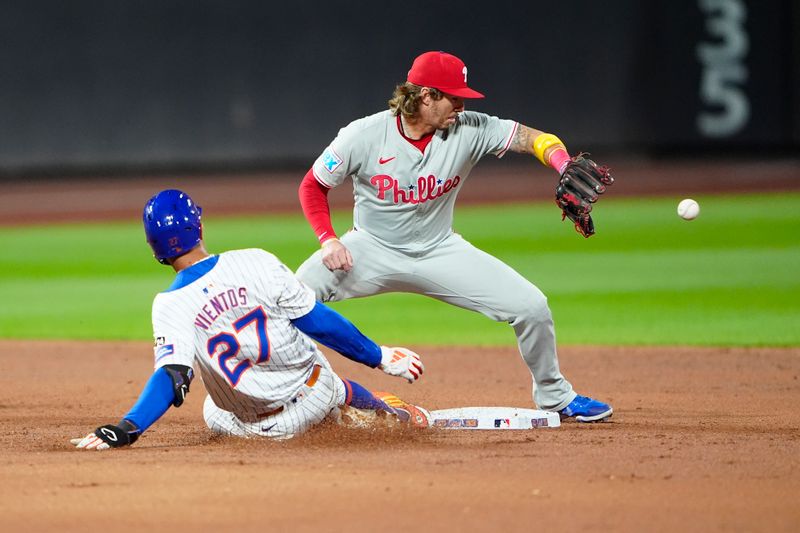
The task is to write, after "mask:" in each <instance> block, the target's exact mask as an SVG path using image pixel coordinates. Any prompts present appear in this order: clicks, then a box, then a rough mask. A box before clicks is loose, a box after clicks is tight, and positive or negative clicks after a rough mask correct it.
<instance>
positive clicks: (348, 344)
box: [292, 302, 381, 368]
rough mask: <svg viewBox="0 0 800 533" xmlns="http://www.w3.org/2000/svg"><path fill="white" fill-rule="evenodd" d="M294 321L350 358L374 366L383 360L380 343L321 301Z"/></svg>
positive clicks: (309, 333)
mask: <svg viewBox="0 0 800 533" xmlns="http://www.w3.org/2000/svg"><path fill="white" fill-rule="evenodd" d="M292 324H294V325H295V327H297V329H299V330H300V331H302V332H303V333H305V334H306V335H308V336H309V337H311V338H312V339H314V340H315V341H317V342H319V343H321V344H324V345H325V346H327V347H328V348H332V349H334V350H336V351H337V352H339V353H340V354H342V355H343V356H345V357H347V358H348V359H352V360H353V361H357V362H359V363H362V364H365V365H367V366H371V367H372V368H375V367H377V366H378V365H379V364H381V348H380V346H378V345H377V344H375V342H374V341H372V340H371V339H369V338H368V337H367V336H366V335H364V334H363V333H361V332H360V331H359V330H358V328H356V327H355V326H354V325H353V323H352V322H350V321H349V320H347V319H346V318H345V317H343V316H342V315H340V314H339V313H337V312H336V311H334V310H333V309H331V308H330V307H328V306H326V305H324V304H322V303H320V302H317V303H316V305H314V308H313V309H311V311H310V312H309V313H308V314H306V315H304V316H301V317H299V318H295V319H293V320H292Z"/></svg>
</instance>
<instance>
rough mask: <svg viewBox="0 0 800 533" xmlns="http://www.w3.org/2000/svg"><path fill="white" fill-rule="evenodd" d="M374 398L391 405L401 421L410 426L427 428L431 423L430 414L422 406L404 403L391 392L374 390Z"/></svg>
mask: <svg viewBox="0 0 800 533" xmlns="http://www.w3.org/2000/svg"><path fill="white" fill-rule="evenodd" d="M373 394H374V395H375V397H376V398H378V399H379V400H381V401H382V402H383V403H385V404H386V405H388V406H389V407H391V408H392V409H394V410H395V412H396V413H397V416H398V418H399V419H400V420H401V421H402V422H406V423H407V424H409V425H410V426H411V427H415V428H427V427H430V425H431V414H430V413H429V412H428V411H427V410H426V409H423V408H422V407H419V406H417V405H411V404H410V403H406V402H404V401H403V400H401V399H400V398H398V397H397V396H395V395H394V394H392V393H391V392H374V393H373Z"/></svg>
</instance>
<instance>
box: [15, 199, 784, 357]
mask: <svg viewBox="0 0 800 533" xmlns="http://www.w3.org/2000/svg"><path fill="white" fill-rule="evenodd" d="M696 199H697V200H698V201H699V202H700V205H701V208H702V212H701V214H700V217H699V218H698V219H697V220H695V221H692V222H686V221H683V220H681V219H679V218H678V217H677V215H676V214H675V208H676V205H677V203H678V201H679V200H680V198H678V197H675V198H668V199H667V198H648V199H613V198H608V199H603V201H602V202H601V203H600V204H599V205H598V208H597V209H596V214H595V223H596V226H597V231H598V234H597V235H596V236H594V237H592V238H591V239H583V238H582V237H580V236H579V235H578V234H577V233H575V232H574V231H572V229H571V228H570V227H569V226H568V222H563V223H562V222H561V221H560V220H559V219H560V216H559V213H558V212H557V210H556V209H555V207H554V206H553V205H552V204H551V203H549V202H548V203H538V204H526V205H512V206H509V205H504V206H493V207H461V208H459V209H458V210H457V216H456V221H455V226H456V229H457V231H459V232H460V233H461V234H462V235H464V237H466V238H467V239H468V240H470V241H471V242H472V243H473V244H475V245H476V246H478V247H480V248H483V249H484V250H486V251H487V252H490V253H492V254H494V255H496V256H497V257H499V258H501V259H503V260H504V261H506V262H507V263H508V264H510V265H511V266H513V267H514V268H516V269H517V270H518V271H519V272H520V273H522V274H523V275H524V276H526V277H527V278H528V279H530V280H531V281H533V282H534V283H535V284H536V285H538V286H539V288H541V289H542V290H543V291H544V293H545V294H547V295H548V298H549V302H550V306H551V308H552V310H553V314H554V317H555V321H556V328H557V333H558V339H559V342H560V343H561V344H698V345H732V346H734V345H735V346H754V345H773V346H797V345H800V212H799V211H798V208H797V205H798V203H800V194H786V193H783V194H779V195H778V194H776V195H771V194H770V195H766V194H765V195H749V196H711V195H709V196H700V197H697V198H696ZM350 216H351V214H350V213H349V212H340V213H335V216H334V223H335V226H336V228H337V229H338V230H340V232H341V231H343V230H344V229H345V228H347V227H348V225H349V223H350ZM205 226H206V236H207V244H208V248H209V250H211V251H222V250H226V249H232V248H245V247H261V248H265V249H267V250H269V251H271V252H273V253H275V254H276V255H277V256H278V257H280V258H281V259H283V261H284V262H285V263H286V264H287V265H289V266H290V267H292V268H296V267H297V266H298V265H299V264H300V263H301V262H302V261H303V259H304V258H305V257H306V256H307V255H309V254H310V253H311V252H313V251H314V250H315V248H316V245H315V239H314V237H313V235H312V233H311V230H310V229H309V228H308V227H307V225H306V222H305V220H304V219H303V218H302V217H301V216H299V215H298V216H285V215H282V216H280V217H277V216H276V217H258V218H255V217H250V218H235V219H223V218H215V217H214V214H213V213H207V216H206V218H205ZM0 250H2V256H1V257H0V294H2V295H3V305H2V306H0V337H4V338H29V339H44V338H58V339H150V338H151V332H150V305H151V303H152V297H153V295H154V294H155V293H156V292H158V291H159V290H161V289H163V288H165V287H167V286H168V285H169V284H170V282H171V280H172V277H173V275H172V273H171V272H172V271H171V269H169V268H167V267H162V266H160V265H158V264H157V263H156V262H155V261H154V260H153V259H152V256H151V255H150V251H149V248H148V247H147V244H146V243H145V242H144V237H143V233H142V230H141V227H140V223H139V221H138V220H136V221H131V222H130V223H105V224H96V223H93V224H64V225H58V226H47V227H39V226H36V227H22V228H0ZM334 307H335V308H336V309H337V310H339V311H341V312H342V313H344V314H345V315H346V316H348V317H349V318H350V319H351V320H353V321H354V322H355V323H356V324H358V325H359V326H360V327H361V329H362V330H363V331H365V332H366V333H367V334H369V335H371V336H373V337H374V338H375V339H377V340H379V341H381V342H384V343H402V344H407V345H414V344H482V345H513V343H514V337H513V334H512V331H511V329H510V328H509V327H508V326H507V325H506V324H497V323H494V322H492V321H490V320H488V319H486V318H484V317H483V316H481V315H478V314H476V313H472V312H469V311H464V310H460V309H457V308H454V307H451V306H448V305H445V304H442V303H439V302H436V301H433V300H429V299H427V298H423V297H420V296H413V295H383V296H377V297H373V298H367V299H361V300H353V301H349V302H341V303H337V304H334Z"/></svg>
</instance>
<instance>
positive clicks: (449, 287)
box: [297, 111, 576, 410]
mask: <svg viewBox="0 0 800 533" xmlns="http://www.w3.org/2000/svg"><path fill="white" fill-rule="evenodd" d="M517 128H518V124H517V123H516V122H514V121H511V120H501V119H499V118H496V117H491V116H488V115H486V114H483V113H476V112H470V111H465V112H463V113H461V114H460V115H459V117H458V121H457V122H456V124H455V125H453V126H451V127H450V128H448V129H447V130H440V131H437V132H436V133H435V134H434V136H433V138H432V139H431V141H430V143H429V144H428V145H427V146H426V147H425V150H424V151H420V149H419V148H417V147H416V146H415V145H413V144H412V143H411V142H410V141H409V140H408V139H407V138H405V137H404V136H403V135H402V133H401V132H400V129H399V127H398V122H397V117H395V116H393V115H392V113H391V112H390V111H384V112H381V113H377V114H375V115H371V116H369V117H365V118H362V119H360V120H356V121H354V122H352V123H350V124H349V125H348V126H346V127H345V128H343V129H342V130H341V131H340V132H339V135H338V136H337V137H336V139H335V140H334V141H333V142H332V143H331V144H330V146H328V147H327V148H326V149H325V151H324V152H323V154H322V155H321V156H320V157H319V158H318V159H317V160H316V162H315V163H314V166H313V172H314V176H315V177H316V179H317V180H318V181H319V182H320V183H322V184H324V185H326V186H328V187H335V186H337V185H339V184H341V183H342V182H343V181H344V180H345V178H347V177H350V178H352V180H353V195H354V199H355V206H354V212H353V226H354V231H350V232H348V233H347V234H345V235H343V236H342V238H341V242H342V244H343V245H345V246H346V247H347V249H348V250H349V251H350V253H351V254H352V257H353V268H352V270H350V271H349V272H344V271H342V270H337V271H335V272H331V271H329V270H328V269H327V268H326V267H325V266H324V264H323V263H322V257H321V256H322V250H318V251H317V252H316V253H315V254H314V255H312V256H311V257H310V258H309V259H307V260H306V261H305V262H304V263H303V264H302V265H301V266H300V268H299V269H298V270H297V275H298V277H299V278H300V279H301V280H302V281H303V282H304V283H305V284H306V285H308V286H309V287H311V288H312V289H313V290H314V291H315V292H316V296H317V298H318V299H319V300H321V301H338V300H344V299H348V298H359V297H363V296H370V295H373V294H378V293H384V292H412V293H416V294H423V295H425V296H430V297H431V298H436V299H438V300H441V301H444V302H447V303H450V304H453V305H456V306H459V307H463V308H465V309H470V310H473V311H477V312H480V313H483V314H484V315H486V316H487V317H489V318H491V319H493V320H497V321H500V322H506V323H508V324H511V326H512V327H513V328H514V332H515V333H516V336H517V343H518V345H519V349H520V353H521V354H522V357H523V359H524V360H525V362H526V364H527V365H528V368H530V371H531V373H532V375H533V377H534V379H535V385H534V395H533V396H534V401H535V402H536V403H537V404H538V405H539V406H540V407H541V408H543V409H552V410H559V409H562V408H564V407H565V406H566V405H567V404H569V403H570V402H571V401H572V400H573V399H574V398H575V397H576V393H575V392H574V391H573V390H572V385H571V384H570V383H569V382H568V381H567V380H566V379H564V377H563V376H562V375H561V371H560V370H559V365H558V357H557V354H556V343H555V329H554V327H553V321H552V316H551V313H550V309H549V307H548V306H547V298H545V296H544V294H542V292H541V291H540V290H539V289H538V288H537V287H536V286H534V285H533V284H532V283H531V282H529V281H528V280H526V279H525V278H524V277H522V276H521V275H520V274H519V273H517V272H516V271H514V270H513V269H512V268H511V267H509V266H508V265H506V264H505V263H503V262H502V261H500V260H499V259H497V258H495V257H492V256H491V255H489V254H487V253H485V252H483V251H481V250H479V249H477V248H475V247H474V246H472V245H471V244H470V243H469V242H467V241H466V240H464V239H463V238H462V237H461V236H460V235H458V234H456V233H454V232H453V230H452V222H453V208H454V204H455V201H456V196H457V194H458V192H459V191H460V190H461V187H463V186H464V182H465V181H466V179H467V176H468V175H469V173H470V171H471V170H472V167H474V166H475V164H477V162H478V161H479V160H480V159H481V158H482V157H483V156H485V155H487V154H495V155H497V156H498V157H499V156H502V155H503V154H504V153H505V152H506V151H507V150H508V148H509V146H510V145H511V142H512V140H513V138H514V135H515V133H516V130H517Z"/></svg>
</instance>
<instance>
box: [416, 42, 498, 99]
mask: <svg viewBox="0 0 800 533" xmlns="http://www.w3.org/2000/svg"><path fill="white" fill-rule="evenodd" d="M407 81H408V82H409V83H413V84H414V85H420V86H422V87H433V88H434V89H439V90H440V91H442V92H443V93H447V94H452V95H453V96H460V97H461V98H483V95H482V94H481V93H479V92H478V91H474V90H472V89H470V88H469V87H467V67H466V65H464V62H463V61H461V60H460V59H459V58H457V57H456V56H454V55H452V54H448V53H445V52H425V53H424V54H422V55H420V56H417V58H416V59H415V60H414V64H413V65H411V70H409V71H408V78H407Z"/></svg>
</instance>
